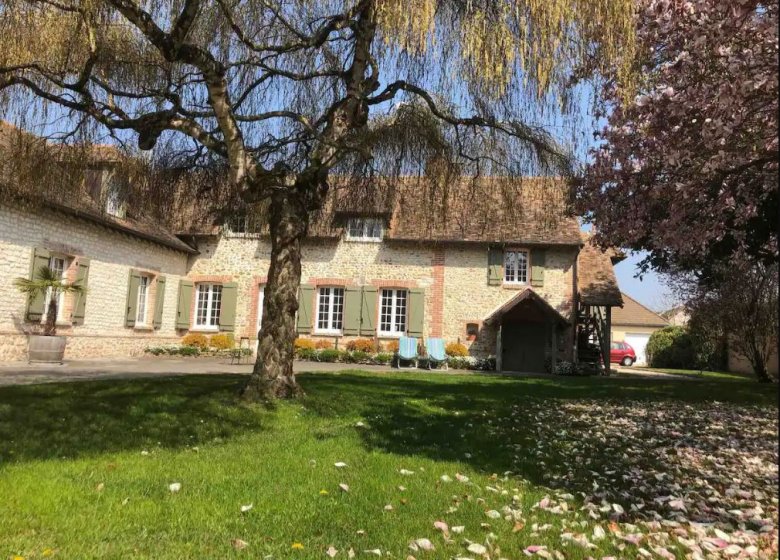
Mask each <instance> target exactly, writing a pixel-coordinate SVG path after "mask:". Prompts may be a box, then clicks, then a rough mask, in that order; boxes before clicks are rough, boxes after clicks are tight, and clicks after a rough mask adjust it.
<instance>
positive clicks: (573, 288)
mask: <svg viewBox="0 0 780 560" xmlns="http://www.w3.org/2000/svg"><path fill="white" fill-rule="evenodd" d="M3 131H5V132H3ZM2 134H5V135H6V137H8V136H9V135H13V130H12V127H10V125H5V124H4V125H2V128H0V139H1V138H2ZM8 142H9V141H8V140H6V144H8ZM0 149H2V141H1V140H0ZM97 153H98V156H96V157H94V158H92V159H91V160H90V161H88V162H87V163H85V164H84V165H83V166H82V167H81V168H80V169H81V173H82V174H83V180H82V181H81V182H80V186H79V188H78V189H77V190H78V193H77V194H76V196H71V197H68V198H67V199H66V200H63V199H60V198H58V197H57V196H50V195H49V194H45V195H43V196H38V197H35V198H33V199H31V200H30V199H28V198H27V197H26V196H24V195H20V196H18V197H14V196H4V197H3V198H2V199H1V200H0V360H22V359H25V356H26V344H27V333H29V332H31V331H32V330H34V329H35V327H36V325H38V324H40V321H41V318H42V317H43V316H44V314H45V301H44V300H43V298H41V300H40V301H37V300H34V301H27V300H26V298H25V297H24V296H22V295H21V294H20V293H19V292H18V291H17V290H16V288H15V287H14V285H13V281H14V279H15V278H17V277H30V276H31V275H34V274H35V271H36V270H38V269H39V268H40V266H41V265H46V264H48V265H49V266H50V267H51V268H53V269H54V270H56V271H59V272H60V273H61V274H62V275H63V276H64V277H65V278H67V279H69V280H71V281H78V282H80V283H81V284H82V285H85V286H86V287H87V291H86V292H85V293H84V294H82V295H65V296H63V298H62V301H61V305H60V310H59V318H58V332H59V334H63V335H66V336H67V337H68V345H67V353H66V358H68V357H69V358H86V357H113V356H136V355H140V354H142V353H143V352H144V350H145V349H146V348H147V347H150V346H159V345H161V344H169V343H177V342H179V341H180V340H181V338H182V336H184V335H186V334H187V333H192V332H203V333H207V334H208V333H217V332H230V333H233V335H234V337H235V339H236V340H239V339H240V338H242V337H246V338H248V339H249V341H250V345H251V346H252V347H253V346H254V344H253V341H255V340H256V339H257V332H258V330H259V329H261V328H262V324H261V317H262V307H263V299H264V298H263V290H264V285H265V282H266V275H267V272H268V267H269V256H270V252H271V245H270V242H269V240H268V237H267V235H265V234H264V233H263V229H262V227H259V228H253V227H251V225H250V224H249V221H247V220H245V219H244V218H243V216H242V215H241V214H240V213H239V214H234V215H232V216H231V217H230V219H229V220H226V221H223V223H222V224H221V225H220V223H219V222H215V221H214V220H213V219H210V220H205V219H200V218H198V219H195V218H193V215H192V214H191V213H188V212H184V211H182V212H181V213H180V215H178V216H167V217H166V218H167V219H162V218H160V217H159V216H157V217H155V216H147V215H143V214H142V213H140V212H136V211H135V209H134V205H133V203H132V200H126V199H123V197H122V194H121V192H122V189H118V188H117V183H118V182H121V181H122V179H121V178H120V177H119V175H120V174H119V173H116V172H114V171H113V167H114V165H115V161H114V160H112V158H111V157H110V156H107V155H106V154H110V150H108V149H104V150H102V153H101V152H100V151H99V150H98V151H97ZM11 171H13V170H11ZM3 178H4V180H5V181H6V182H13V177H12V176H9V170H6V172H5V175H3V174H0V179H3ZM447 187H448V188H446V189H441V188H440V187H439V188H438V190H437V187H436V186H435V185H430V184H428V182H426V181H425V179H424V178H417V179H412V178H409V179H408V180H405V181H403V182H402V183H401V184H396V185H395V186H393V187H390V186H386V187H385V186H382V185H381V181H377V182H376V184H373V185H372V186H371V188H372V189H373V190H372V191H371V192H373V193H374V196H371V197H369V198H368V199H367V198H366V197H364V196H363V197H357V196H354V193H353V191H352V190H350V189H351V188H350V187H343V188H339V187H334V188H333V189H332V195H331V196H330V197H329V199H328V203H327V204H326V207H325V208H324V209H323V210H322V211H321V212H319V213H318V214H317V215H316V216H312V220H311V227H310V231H309V236H308V237H307V239H306V240H305V242H304V243H303V264H302V269H303V278H302V285H301V287H300V291H299V296H300V297H299V311H298V315H297V325H298V330H299V332H300V334H301V336H306V337H312V338H327V339H329V340H333V341H335V342H336V343H337V344H338V345H343V344H344V343H345V342H346V341H347V340H349V339H350V338H353V337H371V338H376V339H378V340H380V341H386V340H392V339H394V338H398V337H399V336H401V335H403V334H408V335H411V336H416V337H420V338H428V337H441V338H444V339H445V341H446V342H454V341H460V342H462V343H463V344H465V345H466V346H467V347H468V348H469V351H470V353H471V354H472V355H474V356H480V357H484V356H488V355H494V356H496V359H497V364H498V368H499V369H503V370H514V371H542V370H543V369H544V368H545V363H546V362H547V363H549V361H550V360H574V359H576V358H577V357H578V356H581V354H580V353H581V352H583V348H582V347H583V346H585V342H586V341H587V340H590V341H596V342H597V343H598V344H600V345H601V348H604V344H606V348H607V349H608V348H609V333H610V327H609V317H610V310H611V307H614V306H620V305H622V300H621V296H620V291H619V289H618V287H617V282H616V280H615V275H614V272H613V268H612V267H613V264H614V262H616V261H617V260H618V259H619V257H618V256H617V255H616V254H613V253H604V252H602V251H600V250H598V249H596V248H595V247H593V246H591V245H590V244H589V243H588V241H587V238H586V237H584V236H583V234H582V233H581V231H580V227H579V223H578V221H577V219H576V217H574V216H571V215H568V214H567V213H566V196H565V188H563V187H562V186H561V185H560V184H559V183H558V182H556V181H553V180H546V179H538V178H537V179H525V180H522V181H518V180H502V179H495V180H494V181H491V184H490V185H489V186H488V187H487V188H486V187H484V186H482V187H480V188H475V187H474V186H473V185H472V184H471V183H470V182H464V181H456V182H455V184H453V185H448V186H447ZM437 192H438V193H439V194H438V195H437V194H436V193H437ZM444 193H446V194H444ZM366 200H368V201H369V202H365V201H366ZM184 206H188V207H189V208H190V210H192V208H197V207H199V203H198V202H197V201H196V200H194V199H193V198H192V197H190V198H189V199H187V200H186V204H185V205H184Z"/></svg>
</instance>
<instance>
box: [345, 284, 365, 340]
mask: <svg viewBox="0 0 780 560" xmlns="http://www.w3.org/2000/svg"><path fill="white" fill-rule="evenodd" d="M361 292H362V290H361V289H360V288H359V287H356V286H347V287H346V288H344V325H343V332H344V335H345V336H356V335H358V334H360V306H361Z"/></svg>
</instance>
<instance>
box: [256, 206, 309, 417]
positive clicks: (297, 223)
mask: <svg viewBox="0 0 780 560" xmlns="http://www.w3.org/2000/svg"><path fill="white" fill-rule="evenodd" d="M307 222H308V213H307V211H306V208H305V207H304V206H303V204H302V202H301V200H300V197H299V196H296V195H293V194H292V193H290V192H281V191H280V192H278V193H275V194H274V195H273V196H272V198H271V217H270V224H269V225H270V234H271V266H270V269H269V271H268V282H267V284H266V290H265V300H264V302H263V321H262V325H263V327H262V330H261V332H260V333H259V334H258V344H257V361H256V362H255V367H254V370H253V371H252V375H251V377H250V378H249V381H248V382H247V384H246V386H245V387H244V389H243V391H242V397H243V398H244V399H245V400H248V401H259V400H266V401H267V400H272V399H275V398H292V397H296V396H298V395H300V394H302V390H301V387H300V385H298V383H297V381H296V380H295V374H294V373H293V352H294V348H293V344H294V341H295V337H296V325H295V313H296V311H297V310H298V287H299V286H300V283H301V240H302V239H303V237H304V236H305V234H306V227H307Z"/></svg>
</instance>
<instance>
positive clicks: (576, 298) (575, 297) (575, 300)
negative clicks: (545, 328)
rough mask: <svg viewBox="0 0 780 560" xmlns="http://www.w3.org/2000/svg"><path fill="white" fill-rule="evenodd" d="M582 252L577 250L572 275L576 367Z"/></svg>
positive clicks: (573, 359) (576, 359)
mask: <svg viewBox="0 0 780 560" xmlns="http://www.w3.org/2000/svg"><path fill="white" fill-rule="evenodd" d="M580 250H581V249H577V254H576V255H574V266H572V274H571V276H572V287H571V293H572V297H571V301H572V307H573V308H574V309H573V315H572V322H571V326H572V339H573V341H574V344H572V351H573V352H574V356H573V357H572V363H574V364H575V365H576V364H577V362H578V357H579V349H578V348H577V339H578V336H577V318H578V317H579V314H580V301H579V300H580V298H579V293H578V292H577V264H578V263H579V260H580Z"/></svg>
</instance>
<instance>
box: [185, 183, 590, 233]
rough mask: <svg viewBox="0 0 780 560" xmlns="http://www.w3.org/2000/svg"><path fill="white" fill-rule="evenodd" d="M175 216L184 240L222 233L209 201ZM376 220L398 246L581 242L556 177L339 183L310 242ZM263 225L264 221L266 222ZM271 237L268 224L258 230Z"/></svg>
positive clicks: (317, 217)
mask: <svg viewBox="0 0 780 560" xmlns="http://www.w3.org/2000/svg"><path fill="white" fill-rule="evenodd" d="M191 205H194V207H193V208H191V209H187V208H183V209H182V210H181V212H180V211H178V210H177V212H176V213H181V215H183V216H187V218H186V219H185V220H183V221H182V223H181V225H180V226H179V227H177V228H175V231H176V232H177V233H179V234H181V235H216V234H218V233H219V231H220V228H219V227H218V226H217V225H215V222H214V220H215V213H214V212H212V211H211V210H210V209H209V208H208V204H204V203H203V199H202V198H199V199H198V200H197V201H194V200H193V201H191ZM356 215H363V216H377V217H381V218H384V220H385V223H386V226H387V227H386V231H385V238H386V239H388V240H393V241H415V242H420V241H427V242H458V243H504V244H523V245H572V246H579V245H581V244H582V239H581V237H580V228H579V223H578V221H577V218H576V217H575V216H573V215H572V214H571V213H570V212H569V211H568V188H567V186H566V184H565V183H564V182H563V181H561V180H559V179H554V178H539V177H533V178H522V179H519V178H511V179H510V178H498V177H491V178H482V179H480V180H479V181H478V182H475V181H473V180H471V179H465V178H463V179H460V180H458V181H456V182H454V183H453V184H450V185H447V186H446V187H445V186H441V185H436V184H435V183H434V182H433V181H430V180H427V179H426V178H424V177H403V178H401V179H398V180H395V181H390V180H387V179H383V178H381V177H379V178H372V179H370V180H369V179H348V178H345V177H333V178H332V180H331V188H330V190H329V191H328V195H327V198H326V201H325V203H324V205H323V208H322V210H320V211H318V212H314V213H313V214H312V216H311V218H310V226H309V236H310V237H326V238H327V237H331V238H337V237H339V236H341V234H342V233H343V228H344V225H345V222H346V220H347V219H348V218H349V217H350V216H356ZM261 222H262V220H261ZM253 231H254V232H255V233H256V234H260V235H267V233H268V228H267V225H266V224H264V223H261V225H260V227H257V228H254V229H253Z"/></svg>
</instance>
